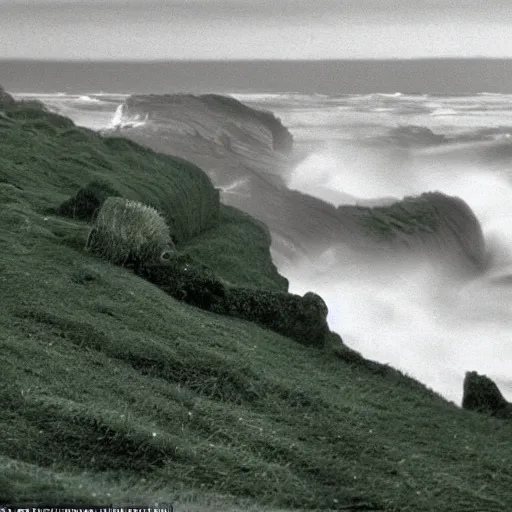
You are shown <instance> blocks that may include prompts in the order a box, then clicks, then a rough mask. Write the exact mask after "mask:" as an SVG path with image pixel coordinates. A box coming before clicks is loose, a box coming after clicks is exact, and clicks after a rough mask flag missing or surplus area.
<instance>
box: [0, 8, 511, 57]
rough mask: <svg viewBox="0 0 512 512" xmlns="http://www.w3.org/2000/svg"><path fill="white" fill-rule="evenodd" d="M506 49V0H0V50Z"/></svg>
mask: <svg viewBox="0 0 512 512" xmlns="http://www.w3.org/2000/svg"><path fill="white" fill-rule="evenodd" d="M471 56H478V57H512V0H506V1H505V0H61V1H59V2H56V1H54V0H0V58H36V59H144V60H148V59H254V58H257V59H332V58H342V59H344V58H357V59H361V58H362V59H364V58H411V57H471Z"/></svg>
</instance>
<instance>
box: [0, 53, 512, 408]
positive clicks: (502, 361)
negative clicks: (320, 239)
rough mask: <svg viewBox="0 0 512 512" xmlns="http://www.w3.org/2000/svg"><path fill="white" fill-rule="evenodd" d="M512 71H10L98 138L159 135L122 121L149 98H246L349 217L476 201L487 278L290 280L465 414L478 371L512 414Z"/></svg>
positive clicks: (349, 272)
mask: <svg viewBox="0 0 512 512" xmlns="http://www.w3.org/2000/svg"><path fill="white" fill-rule="evenodd" d="M507 66H508V67H507ZM509 68H511V69H509ZM507 70H508V71H511V70H512V65H511V64H510V62H508V61H506V62H501V61H495V62H493V61H485V60H475V61H469V60H466V61H464V60H453V61H449V60H447V61H441V60H439V61H409V62H403V61H386V62H377V61H375V62H372V61H359V62H310V63H300V62H286V63H281V65H279V63H275V62H264V61H262V62H252V63H251V62H245V63H243V62H242V63H241V62H238V63H237V62H229V63H225V62H220V63H208V62H201V63H187V62H177V63H108V62H101V63H91V62H87V63H56V62H55V63H51V62H46V63H45V62H36V61H20V62H14V61H10V62H7V61H6V62H0V84H1V85H3V86H4V87H5V89H6V90H7V91H9V92H10V93H11V94H13V95H14V96H15V97H16V98H18V99H38V100H40V101H42V102H44V103H45V104H46V105H47V107H48V108H50V109H51V110H54V111H56V112H59V113H61V114H63V115H65V116H67V117H69V118H71V119H72V120H73V121H74V122H75V123H76V124H77V125H80V126H84V127H87V128H90V129H93V130H98V131H101V130H105V129H109V128H114V127H120V126H122V124H123V123H125V122H128V121H129V122H130V123H132V124H133V123H138V125H139V127H141V128H142V129H144V127H145V125H146V124H147V129H148V130H149V129H150V123H151V121H149V120H148V119H144V118H138V119H130V120H126V119H123V116H122V108H121V107H120V106H121V105H122V104H123V103H124V101H125V100H126V99H127V98H128V97H129V96H130V95H131V94H134V93H143V94H150V93H154V94H164V93H183V92H184V93H212V92H214V93H217V94H222V95H227V96H232V97H234V98H236V99H238V100H239V101H241V102H243V103H245V104H246V105H248V106H250V107H253V108H256V109H264V110H269V111H271V112H273V113H274V114H275V115H276V116H277V117H278V118H279V119H280V120H281V121H282V123H283V124H284V125H285V126H286V127H287V128H288V129H289V130H290V132H291V133H292V135H293V138H294V149H293V151H294V153H295V155H296V159H295V164H294V167H293V169H292V172H290V173H289V174H288V175H287V177H286V180H287V183H286V185H287V187H288V188H290V189H293V190H297V191H300V192H303V193H306V194H309V195H312V196H315V197H318V198H320V199H323V200H325V201H327V202H329V203H331V204H334V205H335V206H339V205H341V204H360V203H361V204H370V203H371V202H372V201H376V202H379V201H380V202H386V201H387V202H390V201H393V200H399V199H402V198H404V197H408V196H415V195H419V194H422V193H423V192H434V191H438V192H442V193H444V194H447V195H450V196H456V197H459V198H461V199H462V200H463V201H465V202H466V203H467V205H469V207H470V208H471V209H472V211H473V212H474V214H475V215H476V217H477V219H478V222H479V223H480V226H481V229H482V232H483V235H484V240H485V244H486V251H487V254H488V257H489V258H488V261H489V264H488V265H487V266H486V267H485V268H484V269H482V270H481V271H480V272H479V273H477V274H476V275H471V276H466V277H464V278H460V276H457V277H455V276H452V275H451V274H450V273H449V272H447V270H446V269H445V268H442V266H439V267H436V266H429V267H425V266H424V265H423V264H421V263H420V262H418V264H417V265H415V264H414V262H412V263H411V261H410V260H408V261H407V262H405V261H402V260H400V259H399V258H398V257H397V260H396V262H395V264H394V265H393V268H392V269H389V268H381V267H380V266H379V265H377V264H376V263H375V261H374V260H372V259H364V258H362V259H361V260H360V261H354V260H347V261H346V262H345V263H343V262H341V263H340V261H339V260H334V259H333V258H331V256H330V254H329V251H325V253H324V254H323V255H322V256H321V257H319V258H316V259H314V260H312V259H310V258H304V260H299V261H294V263H293V265H292V264H286V263H280V264H279V265H278V267H279V271H280V272H281V273H282V274H283V275H285V276H286V277H287V278H288V279H289V281H290V291H291V292H293V293H300V294H303V293H305V292H307V291H310V290H311V291H314V292H316V293H318V294H320V295H321V296H322V297H323V298H324V299H325V301H326V303H327V305H328V308H329V317H328V320H329V325H330V327H331V329H332V330H334V331H336V332H338V333H339V334H340V335H341V336H342V337H343V340H344V342H345V343H346V344H347V345H349V346H350V347H352V348H354V349H356V350H358V351H360V352H361V353H362V355H363V356H365V357H366V358H369V359H372V360H376V361H379V362H381V363H386V364H389V365H391V366H393V367H396V368H398V369H400V370H401V371H403V372H404V373H407V374H408V375H411V376H412V377H414V378H416V379H418V380H419V381H421V382H423V383H424V384H426V385H427V386H428V387H430V388H432V389H434V390H435V391H437V392H439V393H440V394H442V395H443V396H444V397H446V398H447V399H448V400H451V401H453V402H454V403H456V404H460V402H461V397H462V383H463V379H464V375H465V372H467V371H477V372H478V373H480V374H485V375H487V376H488V377H490V378H491V379H493V380H494V381H495V382H496V383H497V385H498V387H499V388H500V390H501V391H502V393H503V395H504V396H505V397H506V398H507V399H508V400H509V401H512V80H510V77H511V76H512V74H508V75H507V73H508V71H507ZM301 74H302V76H303V78H304V79H303V80H302V79H301ZM506 76H508V79H509V80H510V81H509V83H506ZM493 77H494V78H495V79H494V80H493ZM397 148H398V149H400V153H399V154H400V158H398V157H397V156H396V155H397V154H398V153H397V152H396V150H397ZM404 155H405V157H404ZM299 220H300V219H299Z"/></svg>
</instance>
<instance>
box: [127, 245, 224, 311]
mask: <svg viewBox="0 0 512 512" xmlns="http://www.w3.org/2000/svg"><path fill="white" fill-rule="evenodd" d="M134 271H135V273H136V274H137V275H138V276H140V277H142V278H144V279H146V280H147V281H149V282H150V283H153V284H155V285H157V286H158V287H159V288H160V289H161V290H163V291H164V292H166V293H168V294H169V295H171V296H172V297H174V298H175V299H177V300H182V301H184V302H186V303H187V304H191V305H192V306H196V307H198V308H201V309H205V310H207V311H213V312H217V313H223V312H224V311H225V305H224V304H225V297H226V289H225V286H224V284H223V282H222V281H221V280H220V279H218V278H217V277H216V276H215V275H214V273H213V272H212V271H211V270H210V269H209V268H208V267H206V266H205V265H202V264H200V263H198V262H196V261H195V260H193V259H192V258H191V257H190V256H189V255H183V254H176V253H173V252H172V251H164V252H163V254H162V256H161V257H160V259H159V260H154V261H148V262H146V263H143V264H139V265H136V266H135V267H134Z"/></svg>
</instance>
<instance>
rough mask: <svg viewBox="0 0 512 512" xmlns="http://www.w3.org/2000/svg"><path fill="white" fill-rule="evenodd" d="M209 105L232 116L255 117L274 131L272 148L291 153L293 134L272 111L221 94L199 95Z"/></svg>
mask: <svg viewBox="0 0 512 512" xmlns="http://www.w3.org/2000/svg"><path fill="white" fill-rule="evenodd" d="M199 98H200V99H201V100H202V101H204V102H205V103H206V104H207V105H209V106H210V107H212V108H219V107H220V109H221V110H222V111H223V112H224V113H228V114H229V115H231V116H239V115H241V116H245V117H246V118H247V119H250V118H252V117H255V118H256V119H258V121H259V122H260V123H261V124H262V125H263V126H266V127H267V128H268V129H269V130H270V131H271V133H272V148H273V149H274V151H278V152H280V153H284V154H290V153H291V151H292V149H293V136H292V134H291V133H290V132H289V131H288V129H287V128H286V127H285V126H283V124H282V123H281V120H280V119H279V118H278V117H276V116H275V115H274V114H273V113H272V112H269V111H266V110H255V109H253V108H250V107H248V106H247V105H244V104H243V103H242V102H240V101H238V100H236V99H234V98H230V97H228V96H221V95H219V94H204V95H202V96H199Z"/></svg>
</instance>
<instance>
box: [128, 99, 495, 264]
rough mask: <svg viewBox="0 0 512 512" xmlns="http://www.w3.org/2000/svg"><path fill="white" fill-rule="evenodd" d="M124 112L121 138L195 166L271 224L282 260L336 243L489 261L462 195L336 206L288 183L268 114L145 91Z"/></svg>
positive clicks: (287, 162) (287, 161)
mask: <svg viewBox="0 0 512 512" xmlns="http://www.w3.org/2000/svg"><path fill="white" fill-rule="evenodd" d="M123 118H124V127H123V122H122V123H121V128H120V130H121V133H122V134H123V135H124V136H126V137H128V138H131V139H133V140H135V141H136V142H141V143H143V144H146V145H148V146H149V147H151V148H153V149H155V150H157V151H161V152H164V153H169V154H172V155H177V156H180V157H182V158H185V159H187V160H189V161H191V162H193V163H195V164H196V165H198V166H199V167H201V168H202V169H203V170H205V171H206V172H207V174H208V175H209V176H210V178H211V179H212V181H213V183H214V184H215V186H217V187H218V188H219V189H220V190H221V199H222V201H223V202H224V203H225V204H228V205H230V206H234V207H236V208H239V209H241V210H243V211H245V212H247V213H249V214H250V215H252V216H253V217H255V218H257V219H258V220H261V221H262V222H264V223H265V224H266V225H267V226H268V227H269V229H270V231H271V233H272V242H273V245H272V248H273V252H274V257H275V258H276V263H277V264H278V265H279V263H280V262H279V261H278V260H280V261H282V262H284V261H290V260H293V259H294V258H295V257H297V256H299V257H300V256H303V255H308V256H311V257H314V256H315V255H317V254H319V253H322V252H323V251H325V250H327V249H330V248H332V247H333V246H338V247H340V248H341V247H342V246H343V247H345V248H349V249H350V250H355V251H362V252H364V253H365V254H372V253H375V251H379V254H381V255H382V254H384V253H386V254H391V255H392V254H393V253H396V251H405V252H409V253H410V252H418V253H420V254H425V255H426V256H428V257H434V258H438V257H442V258H443V259H448V260H449V261H450V262H453V260H456V264H457V265H461V264H462V265H461V266H462V267H465V266H468V267H472V268H473V267H475V266H476V267H479V266H481V265H482V264H483V259H484V252H485V251H484V239H483V235H482V232H481V228H480V225H479V223H478V220H477V219H476V217H475V216H474V214H473V212H472V211H471V209H470V208H469V207H468V205H467V204H466V203H464V202H463V201H462V200H460V199H458V198H455V197H448V196H446V195H444V194H441V193H432V194H423V195H422V196H419V197H413V198H404V199H403V200H401V201H398V202H396V203H395V204H392V205H388V206H385V207H362V206H348V205H347V206H340V207H338V208H336V207H335V206H333V205H332V204H329V203H327V202H325V201H323V200H321V199H317V198H315V197H312V196H309V195H307V194H303V193H301V192H298V191H294V190H289V189H287V187H286V183H287V181H288V179H287V178H288V176H289V174H290V173H291V172H292V170H293V158H294V157H295V155H293V152H292V151H291V150H292V144H293V138H292V136H291V135H290V133H289V132H288V130H287V129H286V128H285V127H284V126H283V125H282V123H281V122H280V121H279V120H278V119H277V118H276V117H275V116H274V115H273V114H272V113H270V112H266V111H259V110H255V109H253V108H250V107H248V106H246V105H244V104H242V103H240V102H239V101H237V100H235V99H233V98H230V97H225V96H219V95H215V94H209V95H203V96H193V95H188V94H177V95H140V96H132V97H130V98H129V99H128V100H127V101H126V102H125V104H124V105H123ZM130 120H134V121H136V122H134V123H132V124H131V125H130ZM140 121H143V123H140ZM420 135H422V134H420ZM382 249H384V253H383V252H382V251H381V250H382ZM340 258H343V256H341V252H340Z"/></svg>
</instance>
